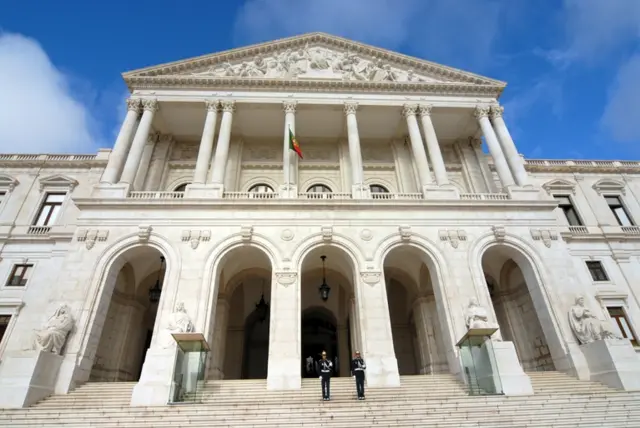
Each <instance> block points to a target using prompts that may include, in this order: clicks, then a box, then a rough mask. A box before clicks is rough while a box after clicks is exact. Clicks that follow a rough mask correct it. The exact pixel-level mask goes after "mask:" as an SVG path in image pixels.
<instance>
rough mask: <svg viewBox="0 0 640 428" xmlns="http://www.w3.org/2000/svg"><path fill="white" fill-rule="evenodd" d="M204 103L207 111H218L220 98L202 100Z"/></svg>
mask: <svg viewBox="0 0 640 428" xmlns="http://www.w3.org/2000/svg"><path fill="white" fill-rule="evenodd" d="M204 105H205V107H206V108H207V112H215V111H218V107H220V100H212V99H208V100H204Z"/></svg>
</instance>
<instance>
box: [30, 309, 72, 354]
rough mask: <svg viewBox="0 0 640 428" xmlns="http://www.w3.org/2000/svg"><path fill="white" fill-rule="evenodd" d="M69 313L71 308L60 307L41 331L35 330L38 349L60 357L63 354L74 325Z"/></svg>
mask: <svg viewBox="0 0 640 428" xmlns="http://www.w3.org/2000/svg"><path fill="white" fill-rule="evenodd" d="M69 312H70V308H69V307H68V306H67V305H62V306H60V307H59V308H58V309H57V310H56V311H55V312H54V314H53V316H52V317H51V318H49V320H48V321H47V322H46V323H45V325H44V326H43V328H42V329H41V330H35V345H36V349H39V350H40V351H44V352H53V353H54V354H58V355H60V354H61V353H62V348H63V347H64V344H65V343H66V341H67V336H68V334H69V332H70V331H71V329H72V328H73V325H74V321H73V317H72V316H71V314H70V313H69Z"/></svg>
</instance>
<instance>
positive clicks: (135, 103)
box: [126, 98, 142, 113]
mask: <svg viewBox="0 0 640 428" xmlns="http://www.w3.org/2000/svg"><path fill="white" fill-rule="evenodd" d="M126 103H127V110H128V111H135V112H136V113H140V110H142V108H141V107H140V98H127V100H126Z"/></svg>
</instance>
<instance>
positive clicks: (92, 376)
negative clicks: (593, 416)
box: [0, 34, 640, 407]
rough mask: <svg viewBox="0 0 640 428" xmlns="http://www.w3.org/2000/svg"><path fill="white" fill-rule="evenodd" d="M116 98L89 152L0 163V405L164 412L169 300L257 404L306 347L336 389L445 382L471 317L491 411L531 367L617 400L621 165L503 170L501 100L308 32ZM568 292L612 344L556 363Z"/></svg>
mask: <svg viewBox="0 0 640 428" xmlns="http://www.w3.org/2000/svg"><path fill="white" fill-rule="evenodd" d="M125 80H126V81H127V83H128V85H129V87H130V89H131V92H132V95H131V98H129V100H128V101H127V104H128V108H129V110H128V114H127V116H126V118H125V120H124V123H123V126H122V130H121V132H120V134H119V136H118V138H117V141H116V143H115V145H114V149H113V150H111V151H110V150H101V151H99V153H98V154H97V155H19V154H17V155H11V154H8V155H0V195H1V198H2V200H1V202H0V280H1V281H2V283H0V316H4V318H2V319H3V320H4V324H3V325H4V326H5V327H4V328H5V331H4V333H3V337H2V341H1V342H0V390H2V391H9V394H3V395H2V398H0V406H8V407H16V406H17V407H19V406H24V405H27V404H30V403H32V402H34V401H36V400H38V399H40V398H42V397H44V396H46V395H48V394H51V393H65V392H68V391H69V390H70V389H73V388H74V387H75V386H77V385H79V384H82V383H84V382H87V381H92V380H102V381H125V380H126V381H131V380H138V384H137V386H136V388H135V390H134V393H133V397H132V404H133V405H144V404H150V405H162V404H164V403H166V402H167V398H168V395H169V389H170V386H171V379H172V369H173V363H174V358H175V344H174V343H173V342H172V341H171V337H170V336H169V333H168V331H169V329H170V324H171V319H172V313H173V312H174V310H175V308H176V305H178V304H179V303H182V304H184V309H185V312H186V314H187V316H188V317H189V319H190V321H191V322H192V324H193V328H194V329H195V331H197V332H201V333H203V334H204V336H205V338H206V339H207V341H208V343H209V344H210V345H211V347H212V352H211V353H210V355H209V360H208V362H207V377H208V378H225V379H238V378H266V379H267V387H268V388H270V389H295V388H299V387H300V384H301V376H303V375H304V359H305V358H306V357H307V356H309V354H312V353H316V352H318V350H319V349H327V348H328V349H327V351H328V352H329V353H330V354H331V355H333V356H335V357H337V358H338V361H339V362H340V364H339V365H338V366H339V367H340V366H342V367H340V369H339V374H340V375H341V376H344V375H348V370H347V361H348V360H349V359H350V354H351V353H352V352H355V350H360V351H361V352H362V354H363V357H364V358H365V360H366V361H367V367H368V373H367V382H368V385H369V386H370V387H376V386H397V385H399V384H400V377H399V375H400V374H430V373H441V372H451V373H455V374H458V375H459V376H460V378H461V379H464V373H463V370H462V366H461V361H460V355H459V350H458V348H456V343H457V341H458V340H459V339H460V338H461V337H462V336H464V334H465V333H466V331H467V326H466V325H465V310H466V309H467V306H468V303H469V300H470V299H472V298H475V299H477V301H478V302H479V304H480V305H481V306H482V307H484V308H487V309H488V321H489V322H491V323H495V324H497V325H498V326H499V327H500V330H499V331H498V333H496V335H495V336H494V342H493V347H494V348H495V349H496V359H497V364H498V367H499V369H500V376H501V378H502V383H503V386H504V388H505V393H507V394H518V393H530V392H531V391H530V383H528V378H527V375H526V372H527V371H531V370H559V371H564V372H567V373H569V374H571V375H574V376H576V377H578V378H580V379H592V378H593V379H601V380H602V381H603V382H607V383H609V384H611V385H612V386H618V387H622V388H627V389H628V388H631V387H633V385H635V384H637V381H630V380H627V381H626V382H625V381H621V380H620V379H621V378H624V377H625V376H626V377H627V379H634V377H635V376H637V370H638V369H637V368H635V367H634V364H633V362H634V361H635V360H634V359H635V358H637V357H636V354H635V352H634V348H633V345H637V343H636V342H635V337H637V336H636V333H635V332H636V331H637V329H640V307H639V306H638V303H639V301H638V293H640V288H638V287H639V286H638V284H639V283H640V264H639V262H638V257H640V227H638V226H636V224H637V223H635V222H640V199H638V195H640V163H639V162H627V161H564V160H525V159H523V158H522V157H521V156H520V155H519V154H518V152H517V150H516V148H515V145H514V143H513V140H512V139H511V136H510V135H509V132H508V129H507V126H506V125H505V122H504V121H503V120H502V107H500V106H499V104H498V97H499V95H500V93H501V91H502V89H503V88H504V83H502V82H498V81H495V80H491V79H487V78H483V77H481V76H476V75H473V74H470V73H466V72H461V71H458V70H454V69H450V68H447V67H443V66H439V65H436V64H432V63H428V62H425V61H421V60H415V59H412V58H409V57H405V56H403V55H399V54H395V53H392V52H387V51H383V50H380V49H377V48H372V47H368V46H364V45H361V44H357V43H354V42H351V41H348V40H344V39H340V38H336V37H333V36H328V35H324V34H310V35H305V36H301V37H297V38H292V39H285V40H280V41H276V42H273V43H267V44H263V45H257V46H252V47H248V48H243V49H237V50H233V51H229V52H224V53H221V54H215V55H211V56H205V57H201V58H196V59H193V60H188V61H182V62H178V63H173V64H167V65H163V66H158V67H152V68H149V69H144V70H139V71H135V72H131V73H127V74H125ZM289 130H291V132H292V133H295V135H296V138H297V140H298V142H299V144H300V148H301V150H302V153H303V155H304V158H303V159H298V158H297V156H296V154H295V153H294V152H293V151H292V150H289V143H290V142H289ZM481 137H484V140H485V142H486V145H487V148H488V150H489V153H490V154H484V153H483V151H482V149H481V139H480V138H481ZM323 186H324V187H323ZM322 190H324V191H322ZM52 195H53V196H56V195H57V196H58V198H59V199H58V200H59V202H56V201H54V202H53V203H52V204H53V205H52V204H49V205H47V204H48V203H49V202H48V201H49V199H48V198H50V197H51V196H52ZM560 197H566V198H568V200H569V201H570V202H571V205H572V207H573V210H574V211H573V212H575V213H576V216H577V218H578V220H577V221H573V224H570V223H569V221H570V219H571V218H573V217H571V216H572V215H573V214H572V213H569V214H568V215H565V213H564V212H563V210H562V208H559V207H558V201H557V198H560ZM54 199H55V198H54ZM607 201H608V202H607ZM615 201H619V203H620V207H617V206H616V205H615V204H616V202H615ZM56 204H58V205H56ZM46 210H49V211H51V215H50V216H48V215H47V213H48V212H49V211H46ZM567 210H570V209H569V208H567ZM615 212H617V213H618V215H617V216H616V214H615ZM43 213H44V214H43ZM323 255H324V256H327V258H326V283H327V284H328V285H329V286H330V287H331V292H330V294H329V297H328V299H327V300H326V301H323V300H322V299H321V298H320V294H319V292H318V287H319V285H320V284H321V283H322V281H323V270H322V264H321V259H320V257H321V256H323ZM161 256H162V257H164V262H161V261H160V257H161ZM587 262H591V263H590V264H589V265H587ZM597 262H599V263H597ZM24 266H26V267H24ZM20 269H26V271H25V272H26V274H24V275H22V274H21V272H22V271H21V270H20ZM590 269H591V271H590ZM156 281H159V282H160V283H161V286H162V292H161V295H160V299H159V302H157V303H154V302H150V300H149V297H148V295H149V289H151V288H152V287H153V286H154V284H155V283H156ZM578 295H582V296H584V297H585V302H586V306H587V307H588V308H590V310H591V311H592V313H593V314H594V316H595V317H596V318H598V319H599V320H600V321H601V322H604V323H605V324H607V325H610V326H612V329H613V330H614V331H616V332H617V334H618V335H619V336H625V337H626V338H627V339H622V340H620V339H607V340H599V341H597V344H596V345H593V344H587V345H580V343H579V342H578V340H577V338H576V336H575V335H574V334H573V332H572V330H571V327H570V324H569V315H568V314H569V310H570V308H571V307H572V306H573V305H574V302H575V299H576V296H578ZM261 296H264V298H265V300H266V302H267V303H268V305H269V312H268V314H267V316H266V318H265V319H260V317H259V316H258V314H257V312H256V310H255V309H256V303H258V302H259V300H260V298H261ZM61 305H67V306H68V308H69V309H70V313H71V316H72V318H73V321H74V327H73V329H72V330H71V331H70V332H69V333H68V335H67V336H64V337H65V338H66V339H65V343H64V346H63V349H61V350H60V352H59V353H58V352H56V353H55V355H50V354H53V353H51V352H48V353H43V352H44V351H41V350H39V349H38V347H37V346H34V342H33V340H34V330H37V329H41V328H42V326H43V325H44V324H45V323H46V321H47V319H49V317H51V314H53V313H54V312H55V311H56V310H57V309H58V308H59V307H60V306H61ZM620 314H622V315H620ZM624 323H627V324H624ZM623 324H624V325H623ZM623 330H624V331H623ZM65 334H66V332H65ZM630 339H631V340H630ZM500 340H502V342H501V341H500ZM585 346H588V349H587V348H585ZM600 359H602V361H601V360H600ZM602 367H604V369H603V368H602ZM623 374H624V376H623ZM634 382H635V384H634ZM527 385H528V386H527Z"/></svg>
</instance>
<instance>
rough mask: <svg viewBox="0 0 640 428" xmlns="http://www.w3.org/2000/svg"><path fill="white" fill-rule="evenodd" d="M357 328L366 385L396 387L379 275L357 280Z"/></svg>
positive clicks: (371, 273) (395, 365)
mask: <svg viewBox="0 0 640 428" xmlns="http://www.w3.org/2000/svg"><path fill="white" fill-rule="evenodd" d="M356 281H357V284H356V286H357V287H358V294H357V295H358V301H357V302H356V303H357V305H358V315H359V317H358V318H359V319H358V324H360V337H361V339H362V344H363V349H362V350H361V352H362V353H363V357H364V359H365V360H366V362H367V385H369V386H374V387H395V386H400V375H399V373H398V360H397V359H396V355H395V351H394V348H393V336H392V333H391V317H390V316H389V303H388V301H387V291H386V287H385V284H384V282H383V279H382V272H379V271H378V272H377V271H366V272H360V273H359V275H358V276H357V279H356Z"/></svg>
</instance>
